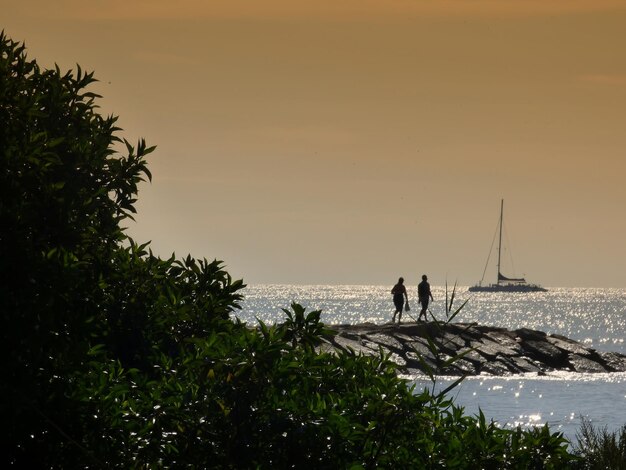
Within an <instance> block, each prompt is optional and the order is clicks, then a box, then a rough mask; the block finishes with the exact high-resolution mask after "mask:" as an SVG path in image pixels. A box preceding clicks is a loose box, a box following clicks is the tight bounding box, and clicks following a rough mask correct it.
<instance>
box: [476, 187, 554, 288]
mask: <svg viewBox="0 0 626 470" xmlns="http://www.w3.org/2000/svg"><path fill="white" fill-rule="evenodd" d="M503 216H504V199H502V200H501V202H500V223H499V224H498V229H499V232H500V237H499V240H498V277H497V281H496V283H495V284H489V285H486V286H483V285H482V280H481V282H479V283H478V284H477V285H475V286H472V287H470V288H469V289H468V290H469V291H470V292H547V290H548V289H545V288H544V287H541V286H539V285H537V284H530V283H528V282H526V279H524V278H512V277H506V276H504V275H503V274H502V272H501V271H500V256H501V253H502V219H503ZM490 255H491V253H490ZM487 263H489V258H487ZM485 270H486V266H485ZM484 277H485V274H484V272H483V279H484Z"/></svg>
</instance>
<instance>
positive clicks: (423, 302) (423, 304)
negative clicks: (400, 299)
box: [420, 297, 430, 310]
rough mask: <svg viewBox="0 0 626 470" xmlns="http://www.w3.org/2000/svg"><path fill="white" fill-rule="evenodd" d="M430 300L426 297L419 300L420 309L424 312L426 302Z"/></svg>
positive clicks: (426, 305)
mask: <svg viewBox="0 0 626 470" xmlns="http://www.w3.org/2000/svg"><path fill="white" fill-rule="evenodd" d="M429 300H430V299H429V298H428V297H422V298H421V299H420V304H422V309H424V310H426V309H427V308H428V301H429Z"/></svg>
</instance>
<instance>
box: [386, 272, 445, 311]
mask: <svg viewBox="0 0 626 470" xmlns="http://www.w3.org/2000/svg"><path fill="white" fill-rule="evenodd" d="M430 300H432V301H434V300H435V299H433V294H432V293H431V292H430V284H429V283H428V277H427V276H426V274H424V275H423V276H422V282H420V283H419V284H418V285H417V303H419V304H422V310H421V311H420V314H419V316H418V317H417V321H420V320H421V318H422V315H424V321H426V320H427V317H426V309H427V308H428V302H429V301H430ZM394 316H395V315H394Z"/></svg>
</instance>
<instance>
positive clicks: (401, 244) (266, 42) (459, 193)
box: [0, 0, 626, 288]
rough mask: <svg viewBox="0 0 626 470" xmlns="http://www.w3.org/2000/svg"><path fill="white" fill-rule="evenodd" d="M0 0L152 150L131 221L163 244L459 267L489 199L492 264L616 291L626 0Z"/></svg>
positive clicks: (250, 274) (301, 269)
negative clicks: (501, 237) (500, 258)
mask: <svg viewBox="0 0 626 470" xmlns="http://www.w3.org/2000/svg"><path fill="white" fill-rule="evenodd" d="M0 1H1V3H2V8H1V9H0V19H1V21H0V23H1V24H0V27H1V28H3V29H4V30H5V32H6V34H7V35H8V36H9V37H11V38H12V39H14V40H19V41H25V42H26V46H27V50H28V54H29V57H31V58H34V59H37V61H38V62H39V63H40V65H42V66H45V67H52V66H53V65H54V64H55V63H57V64H58V65H59V66H60V67H61V68H62V69H65V70H67V69H70V68H74V67H75V66H76V64H80V66H81V67H82V68H83V69H85V70H88V71H95V75H96V77H97V78H98V79H99V80H100V82H99V83H98V84H97V85H96V86H95V87H93V91H96V92H99V93H100V94H102V95H103V98H102V99H101V100H100V102H99V104H100V106H101V110H102V112H103V113H104V114H115V115H118V116H119V117H120V119H119V124H120V127H122V128H123V129H124V131H123V132H122V133H121V134H120V136H122V137H125V138H127V139H128V140H130V141H132V142H136V141H137V139H139V138H142V137H144V138H145V139H146V140H147V142H148V144H149V145H156V146H157V150H156V151H155V153H154V154H152V155H151V157H150V160H149V161H150V168H151V170H152V172H153V176H154V178H153V181H152V183H151V184H144V185H143V186H142V187H141V190H140V194H139V203H138V211H139V214H138V217H137V222H136V224H131V225H130V227H129V233H130V234H131V235H132V236H133V237H134V238H135V239H136V240H137V241H140V242H143V241H148V240H152V248H153V250H154V251H155V252H156V253H157V254H160V255H162V256H166V257H167V256H169V255H170V254H171V253H172V252H175V253H176V255H178V256H184V255H186V254H188V253H190V254H191V255H193V256H195V257H199V258H203V257H206V258H208V259H214V258H217V259H221V260H223V261H224V262H225V264H226V267H227V269H228V270H229V272H230V273H231V274H232V275H233V277H235V278H243V279H244V281H246V282H247V283H249V284H257V283H294V284H389V285H392V284H393V283H394V282H395V281H396V280H397V278H398V276H400V275H402V276H404V277H405V279H406V281H407V283H408V284H409V285H415V284H416V283H417V282H419V277H420V276H421V274H422V273H427V274H428V275H429V278H430V280H431V283H433V284H434V285H443V284H444V283H445V282H446V280H447V281H448V282H449V283H454V282H455V281H458V283H459V284H460V285H471V284H473V283H475V282H477V281H478V280H479V279H480V277H481V275H482V272H483V268H484V265H485V260H486V257H487V254H488V251H489V247H490V245H491V241H492V238H493V235H494V232H495V229H496V224H497V219H498V215H499V209H500V200H501V199H504V200H505V227H506V233H507V234H508V237H507V240H508V242H509V243H508V246H510V247H511V252H507V256H506V258H507V259H510V258H511V256H510V254H512V258H513V261H514V263H515V265H514V271H513V268H512V267H511V268H506V271H507V272H506V274H510V275H518V276H522V275H525V276H526V277H527V279H528V280H529V281H532V282H537V283H540V284H543V285H545V286H549V287H550V286H552V287H556V286H563V287H621V288H624V287H626V241H625V238H626V237H625V235H626V208H625V206H626V185H625V182H624V179H625V177H626V0H620V1H615V0H613V1H610V0H584V1H582V0H568V1H566V0H562V1H561V0H558V1H552V0H506V1H504V0H441V1H438V0H412V1H411V0H387V1H382V0H375V1H374V0H346V1H341V0H333V1H327V0H316V1H315V2H312V1H311V2H300V1H294V0H284V1H280V0H264V1H262V2H261V1H250V0H240V1H238V0H228V1H200V0H196V1H191V0H182V1H176V2H172V1H162V0H150V1H147V0H146V1H133V0H124V1H121V0H120V1H110V0H88V1H85V0H81V1H74V0H71V1H70V0H60V1H54V2H50V1H43V0H36V1H35V0H21V1H20V2H9V1H8V0H0ZM493 280H495V268H491V270H490V271H488V273H487V278H486V279H485V281H487V282H489V281H493Z"/></svg>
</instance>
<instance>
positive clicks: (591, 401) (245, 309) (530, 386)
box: [235, 285, 626, 441]
mask: <svg viewBox="0 0 626 470" xmlns="http://www.w3.org/2000/svg"><path fill="white" fill-rule="evenodd" d="M391 287H392V286H391V285H389V286H345V285H344V286H319V285H317V286H302V285H252V286H248V287H246V289H244V291H243V293H244V296H245V300H244V301H243V302H242V310H240V311H237V312H236V314H235V315H236V316H237V317H239V318H240V319H241V320H243V321H246V322H249V323H255V322H256V321H257V319H259V320H262V321H263V322H265V323H270V324H271V323H277V322H281V321H283V320H284V318H285V314H284V312H283V311H282V309H285V308H287V309H288V308H289V306H290V304H291V303H292V302H297V303H299V304H301V305H303V306H305V307H306V308H307V310H308V311H310V310H321V311H322V314H321V318H322V321H323V322H325V323H326V324H329V325H333V324H357V323H365V322H371V323H376V324H382V323H386V322H388V321H390V319H391V316H392V314H393V310H394V307H393V303H392V299H391V293H390V291H391ZM432 291H433V296H434V298H435V301H434V302H432V303H431V305H430V307H429V308H430V310H431V313H432V314H433V315H435V316H436V317H437V318H439V319H442V320H444V319H445V318H446V308H445V305H446V298H447V299H448V303H449V302H450V299H451V298H452V291H453V289H452V288H451V287H448V288H445V287H433V288H432ZM408 295H409V302H410V303H412V304H413V308H412V310H411V311H410V312H407V313H405V315H404V318H403V320H406V321H413V319H414V318H415V315H416V311H417V310H418V305H417V292H416V287H409V288H408ZM464 302H466V303H465V305H464V307H463V308H462V309H461V311H460V312H459V313H458V314H457V316H456V317H455V318H454V321H455V322H477V323H479V324H483V325H491V326H500V327H504V328H509V329H517V328H530V329H535V330H540V331H544V332H546V333H556V334H561V335H563V336H567V337H569V338H572V339H574V340H577V341H580V342H582V343H583V344H585V346H587V347H591V348H595V349H597V350H599V351H614V352H619V353H622V354H626V344H625V343H624V338H626V289H592V288H585V289H583V288H550V289H549V291H548V292H537V293H526V294H519V293H510V294H507V293H485V292H482V293H470V292H468V290H467V288H466V287H460V288H459V287H457V288H456V290H455V292H454V301H453V305H452V311H453V312H454V311H456V309H457V308H458V307H460V306H461V305H462V304H463V303H464ZM409 379H410V380H412V381H413V382H414V383H415V384H416V386H417V387H418V388H424V387H426V388H434V390H441V389H443V388H445V387H447V386H448V385H449V384H450V383H452V380H455V378H454V379H453V378H446V377H442V378H440V379H439V380H438V381H437V383H435V384H432V383H431V382H430V381H429V380H428V379H426V378H425V377H421V376H414V377H409ZM450 396H452V397H453V398H454V401H455V403H456V404H457V405H460V406H463V407H464V408H465V409H466V411H467V412H468V413H469V414H477V413H478V411H479V410H482V412H483V413H484V414H485V416H486V417H487V418H488V419H490V420H494V421H496V422H497V423H498V425H499V426H502V427H515V426H523V427H528V426H536V425H543V424H545V423H548V424H549V425H550V428H551V429H552V430H553V431H560V432H562V433H563V434H564V435H565V437H567V438H568V439H570V440H572V441H575V438H576V433H577V431H578V430H579V428H580V423H581V420H582V419H583V418H586V419H588V420H590V421H591V422H592V424H594V425H595V426H599V427H600V428H603V427H605V426H606V428H607V429H608V430H610V431H615V430H617V429H619V428H620V427H621V426H623V425H625V424H626V373H611V374H579V373H571V372H556V373H551V374H548V375H546V376H537V375H533V374H526V375H516V376H511V377H488V376H479V377H469V378H467V379H465V380H464V381H463V382H462V383H461V384H460V385H458V386H457V387H456V388H455V389H453V390H452V391H451V392H450Z"/></svg>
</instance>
